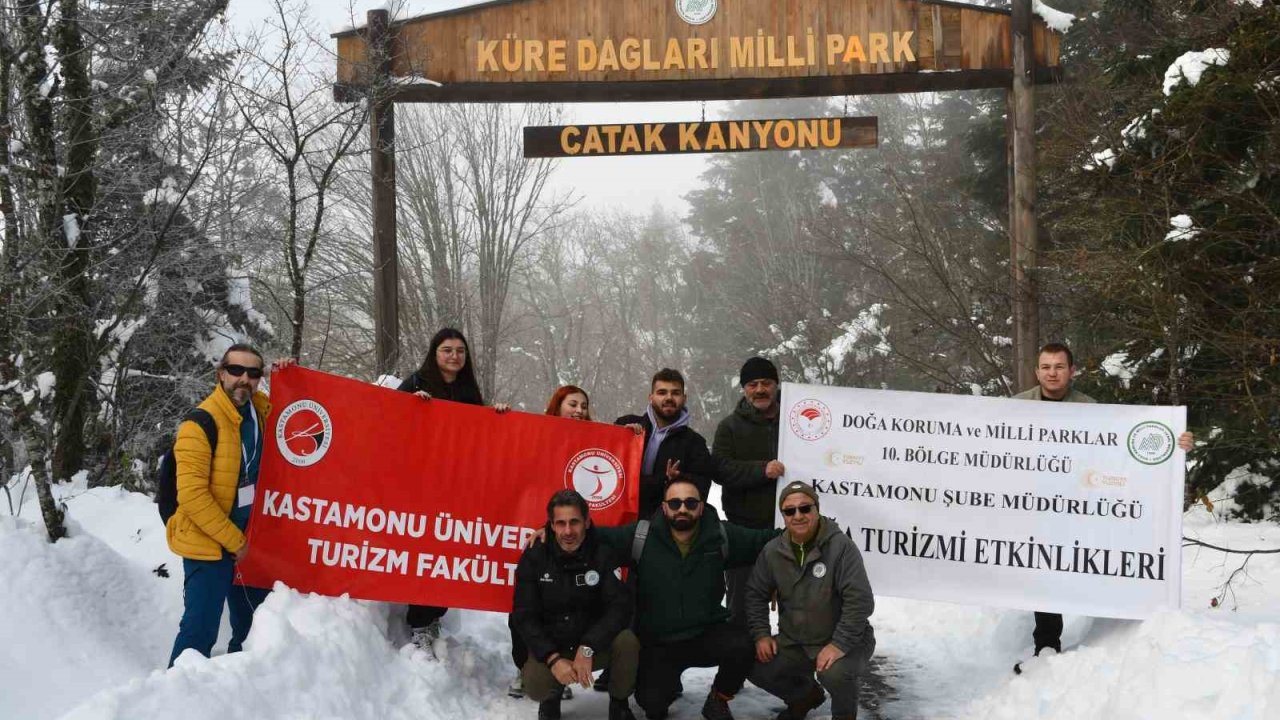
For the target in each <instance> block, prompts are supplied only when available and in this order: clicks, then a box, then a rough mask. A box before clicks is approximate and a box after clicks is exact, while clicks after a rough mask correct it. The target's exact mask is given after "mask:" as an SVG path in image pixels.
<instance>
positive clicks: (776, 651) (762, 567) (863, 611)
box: [746, 482, 876, 720]
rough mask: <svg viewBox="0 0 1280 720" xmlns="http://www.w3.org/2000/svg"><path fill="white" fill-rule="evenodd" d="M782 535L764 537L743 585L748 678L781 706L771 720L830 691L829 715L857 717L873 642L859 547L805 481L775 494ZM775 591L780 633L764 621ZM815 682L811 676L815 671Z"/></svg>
mask: <svg viewBox="0 0 1280 720" xmlns="http://www.w3.org/2000/svg"><path fill="white" fill-rule="evenodd" d="M779 497H780V500H779V501H778V505H779V507H780V508H781V509H782V516H783V517H782V519H783V522H784V524H785V525H786V534H784V535H782V536H780V537H778V538H777V539H775V540H773V541H772V542H770V543H769V544H768V545H767V546H765V549H764V551H763V552H761V553H760V557H759V558H758V559H757V560H756V565H755V569H754V570H753V571H752V574H751V580H750V581H749V582H748V583H747V597H746V605H747V626H748V627H749V628H750V630H751V636H752V637H753V638H754V639H755V642H756V647H755V651H756V665H755V667H754V668H753V669H752V671H751V682H752V683H754V684H755V685H757V686H759V687H761V688H764V689H765V690H768V691H769V692H771V693H773V694H774V695H776V696H778V697H779V698H781V699H782V700H783V702H785V703H786V704H787V707H786V709H785V710H783V711H782V712H781V713H779V714H778V717H777V720H800V718H803V717H804V716H805V715H807V714H808V713H809V711H810V710H813V709H815V708H817V707H818V706H819V705H821V704H822V703H823V701H824V700H825V696H824V695H823V692H822V689H823V688H826V690H827V692H829V693H831V717H832V719H833V720H852V719H853V718H856V717H857V716H858V678H859V676H860V675H861V674H862V673H863V672H864V671H865V669H866V664H867V661H868V660H869V659H870V658H871V653H872V652H873V651H874V650H875V647H876V638H875V633H874V632H872V630H871V623H869V622H867V618H869V617H871V612H872V611H873V610H874V609H875V598H874V597H873V596H872V594H871V584H870V583H869V582H867V573H866V570H865V569H864V568H863V565H862V555H861V554H860V553H859V552H858V546H857V545H855V544H854V542H853V541H852V540H850V539H849V537H848V536H847V535H845V534H844V533H843V532H841V531H840V528H839V527H838V526H837V525H836V522H835V521H834V520H832V519H831V518H826V517H822V516H821V515H819V514H818V495H817V493H815V492H814V491H813V488H812V487H810V486H809V485H806V484H805V483H803V482H793V483H789V484H788V485H787V486H786V487H784V488H783V489H782V493H781V495H780V496H779ZM775 593H776V595H777V600H778V634H777V635H776V636H774V635H773V634H772V632H771V628H770V625H769V601H770V598H772V597H774V595H775ZM815 673H816V674H817V680H816V681H815V680H814V674H815Z"/></svg>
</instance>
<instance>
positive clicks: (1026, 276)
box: [1008, 0, 1040, 391]
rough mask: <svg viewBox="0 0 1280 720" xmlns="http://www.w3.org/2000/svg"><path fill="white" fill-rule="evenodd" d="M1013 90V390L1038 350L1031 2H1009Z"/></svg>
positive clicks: (1027, 382) (1030, 376)
mask: <svg viewBox="0 0 1280 720" xmlns="http://www.w3.org/2000/svg"><path fill="white" fill-rule="evenodd" d="M1012 27H1013V88H1012V89H1011V90H1010V91H1009V96H1008V113H1009V122H1008V126H1009V130H1010V132H1009V135H1010V138H1009V147H1010V149H1011V152H1010V155H1009V163H1010V171H1009V177H1010V185H1009V240H1010V249H1011V256H1010V263H1009V266H1010V268H1011V271H1012V278H1011V279H1012V285H1013V363H1014V378H1015V381H1016V383H1017V386H1016V388H1015V390H1016V391H1022V390H1026V389H1027V388H1029V387H1032V386H1034V385H1035V384H1036V376H1035V362H1036V351H1037V350H1038V349H1039V347H1040V297H1039V289H1038V287H1037V283H1036V267H1037V264H1038V262H1039V257H1038V251H1037V240H1036V134H1035V133H1036V128H1035V115H1036V98H1035V84H1034V80H1035V77H1034V74H1035V62H1036V59H1035V58H1036V56H1035V40H1034V36H1033V35H1032V34H1031V0H1013V23H1012Z"/></svg>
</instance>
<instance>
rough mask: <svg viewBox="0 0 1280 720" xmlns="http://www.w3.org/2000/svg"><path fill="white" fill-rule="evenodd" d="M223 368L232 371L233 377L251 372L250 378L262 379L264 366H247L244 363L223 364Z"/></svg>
mask: <svg viewBox="0 0 1280 720" xmlns="http://www.w3.org/2000/svg"><path fill="white" fill-rule="evenodd" d="M222 369H223V370H226V371H227V372H228V373H230V374H231V377H240V376H241V375H244V374H245V373H249V379H250V380H261V379H262V368H260V367H245V366H244V365H223V366H222Z"/></svg>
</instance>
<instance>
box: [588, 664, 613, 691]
mask: <svg viewBox="0 0 1280 720" xmlns="http://www.w3.org/2000/svg"><path fill="white" fill-rule="evenodd" d="M591 689H592V690H595V691H596V692H609V668H605V669H604V672H602V673H600V677H598V678H596V681H595V682H593V683H591Z"/></svg>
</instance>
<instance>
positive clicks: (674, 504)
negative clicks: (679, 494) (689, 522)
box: [666, 498, 702, 512]
mask: <svg viewBox="0 0 1280 720" xmlns="http://www.w3.org/2000/svg"><path fill="white" fill-rule="evenodd" d="M666 502H667V507H668V508H669V509H670V510H671V512H676V511H678V510H679V509H680V506H681V505H683V506H685V508H687V509H688V510H689V512H693V511H694V510H697V509H698V506H699V505H701V504H702V501H701V500H699V499H698V498H683V499H681V498H671V499H670V500H667V501H666Z"/></svg>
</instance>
